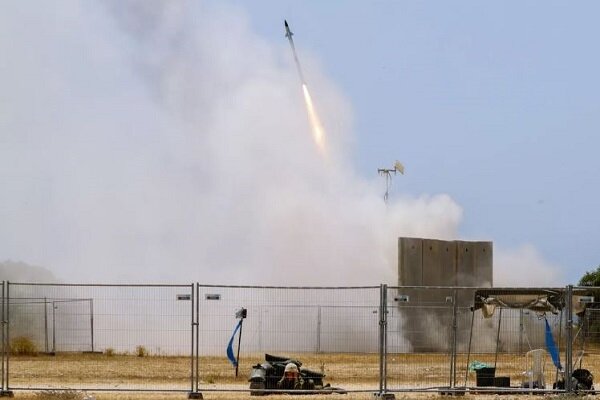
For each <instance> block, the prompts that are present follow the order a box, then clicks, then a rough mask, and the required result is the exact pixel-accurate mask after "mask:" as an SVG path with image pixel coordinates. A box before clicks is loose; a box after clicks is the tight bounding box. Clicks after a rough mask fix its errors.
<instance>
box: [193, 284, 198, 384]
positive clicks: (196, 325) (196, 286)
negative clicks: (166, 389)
mask: <svg viewBox="0 0 600 400" xmlns="http://www.w3.org/2000/svg"><path fill="white" fill-rule="evenodd" d="M195 290H196V324H195V328H196V392H197V391H198V386H199V382H200V372H199V371H200V369H199V362H200V350H199V349H200V285H199V284H198V283H196V285H195ZM193 292H194V287H192V293H193Z"/></svg>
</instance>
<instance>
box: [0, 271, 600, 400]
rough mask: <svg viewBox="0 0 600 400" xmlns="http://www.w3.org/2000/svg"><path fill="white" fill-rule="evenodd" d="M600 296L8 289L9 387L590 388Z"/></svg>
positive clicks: (598, 347)
mask: <svg viewBox="0 0 600 400" xmlns="http://www.w3.org/2000/svg"><path fill="white" fill-rule="evenodd" d="M597 293H600V289H596V288H572V287H567V288H533V289H531V288H530V289H497V288H482V289H477V288H454V287H388V286H386V285H381V286H369V287H258V286H219V285H200V284H190V285H89V284H88V285H73V284H26V283H8V282H3V283H2V293H1V294H2V295H1V309H0V313H1V314H2V315H1V321H2V330H1V331H0V341H1V343H2V345H1V346H0V347H1V350H2V352H1V353H2V365H1V370H2V371H1V372H2V374H1V375H2V382H1V384H2V387H1V389H2V391H10V390H18V389H30V390H32V389H33V390H44V389H58V388H69V389H84V390H117V391H119V390H128V391H131V390H141V391H185V392H189V393H191V394H192V395H193V394H196V393H200V392H205V391H252V393H253V394H257V393H265V392H268V391H275V392H277V391H281V390H283V389H281V390H280V386H277V381H278V380H279V379H280V378H281V374H282V373H283V372H282V371H283V367H284V366H285V364H286V363H287V360H294V361H300V362H301V363H302V365H301V366H300V371H301V372H302V373H303V374H304V377H305V378H306V381H311V382H312V383H313V384H314V385H313V386H310V387H308V388H304V389H305V390H308V391H324V392H331V391H348V392H355V393H359V392H365V393H366V392H372V393H379V394H383V393H393V392H401V391H408V390H411V391H412V390H420V391H442V392H452V391H469V392H499V393H502V392H517V391H519V392H526V393H529V392H536V393H538V392H546V391H556V392H564V391H578V392H592V391H593V388H592V387H591V381H590V379H589V378H590V376H592V375H593V373H594V372H596V369H597V368H598V367H600V302H596V299H598V298H599V297H600V296H598V295H597ZM567 376H571V377H573V378H574V379H565V377H567Z"/></svg>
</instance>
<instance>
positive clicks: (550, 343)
mask: <svg viewBox="0 0 600 400" xmlns="http://www.w3.org/2000/svg"><path fill="white" fill-rule="evenodd" d="M544 321H546V349H548V353H550V357H552V363H553V364H554V366H555V367H556V368H558V369H559V370H560V371H562V365H561V364H560V355H559V353H558V348H557V347H556V343H554V337H552V330H551V329H550V324H549V323H548V320H547V319H546V318H544Z"/></svg>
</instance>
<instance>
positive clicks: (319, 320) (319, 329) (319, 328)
mask: <svg viewBox="0 0 600 400" xmlns="http://www.w3.org/2000/svg"><path fill="white" fill-rule="evenodd" d="M320 352H321V306H319V307H318V309H317V353H320Z"/></svg>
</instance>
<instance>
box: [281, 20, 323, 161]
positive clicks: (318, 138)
mask: <svg viewBox="0 0 600 400" xmlns="http://www.w3.org/2000/svg"><path fill="white" fill-rule="evenodd" d="M284 25H285V37H287V38H288V41H289V42H290V47H291V48H292V53H293V54H294V62H295V63H296V68H297V69H298V76H299V78H300V83H301V85H302V94H303V95H304V103H305V104H306V112H307V113H308V121H309V122H310V126H311V129H312V133H313V138H314V140H315V144H316V145H317V148H318V149H319V151H320V152H321V153H323V154H324V153H325V130H324V129H323V125H322V124H321V119H320V118H319V115H318V114H317V111H316V109H315V106H314V103H313V101H312V98H311V96H310V92H309V91H308V86H307V84H306V80H305V79H304V74H303V73H302V67H300V60H298V54H297V53H296V46H295V45H294V40H293V39H292V35H293V33H292V31H291V30H290V26H289V25H288V22H287V21H286V20H284Z"/></svg>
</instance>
